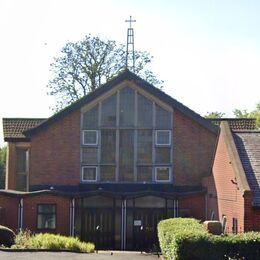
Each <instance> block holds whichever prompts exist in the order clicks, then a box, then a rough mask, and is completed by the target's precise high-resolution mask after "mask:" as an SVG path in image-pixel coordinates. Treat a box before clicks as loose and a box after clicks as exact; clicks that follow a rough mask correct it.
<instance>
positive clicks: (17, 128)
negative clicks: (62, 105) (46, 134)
mask: <svg viewBox="0 0 260 260" xmlns="http://www.w3.org/2000/svg"><path fill="white" fill-rule="evenodd" d="M45 120H46V119H44V118H3V132H4V140H5V141H6V142H8V141H11V140H21V141H22V140H27V139H28V138H26V136H25V135H24V134H23V132H24V131H26V130H29V129H31V128H34V127H36V126H38V125H40V124H41V123H42V122H44V121H45Z"/></svg>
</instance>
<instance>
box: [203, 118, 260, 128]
mask: <svg viewBox="0 0 260 260" xmlns="http://www.w3.org/2000/svg"><path fill="white" fill-rule="evenodd" d="M207 120H209V121H210V122H211V123H212V124H214V125H216V126H220V123H221V121H227V122H228V124H229V127H230V128H231V129H232V130H255V129H256V119H254V118H214V119H213V118H209V119H207Z"/></svg>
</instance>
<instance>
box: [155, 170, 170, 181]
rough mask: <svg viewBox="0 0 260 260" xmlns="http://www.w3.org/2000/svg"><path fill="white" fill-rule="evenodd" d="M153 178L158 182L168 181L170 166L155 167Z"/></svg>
mask: <svg viewBox="0 0 260 260" xmlns="http://www.w3.org/2000/svg"><path fill="white" fill-rule="evenodd" d="M155 180H156V181H158V182H165V181H170V167H156V168H155Z"/></svg>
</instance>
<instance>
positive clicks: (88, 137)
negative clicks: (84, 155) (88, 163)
mask: <svg viewBox="0 0 260 260" xmlns="http://www.w3.org/2000/svg"><path fill="white" fill-rule="evenodd" d="M83 135H84V136H83V144H87V145H97V144H98V132H97V131H94V130H85V131H84V132H83Z"/></svg>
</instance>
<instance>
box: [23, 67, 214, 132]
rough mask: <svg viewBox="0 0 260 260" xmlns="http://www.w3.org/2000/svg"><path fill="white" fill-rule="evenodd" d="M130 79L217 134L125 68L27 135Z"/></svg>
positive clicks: (189, 112)
mask: <svg viewBox="0 0 260 260" xmlns="http://www.w3.org/2000/svg"><path fill="white" fill-rule="evenodd" d="M125 80H128V81H132V82H134V83H135V84H136V85H138V86H140V87H141V88H142V89H144V90H145V91H147V92H148V93H150V94H151V95H153V96H155V97H157V98H159V99H161V100H162V101H163V102H165V103H166V104H168V105H170V106H171V107H172V108H173V109H176V110H178V111H180V112H181V113H183V114H184V115H186V116H187V117H189V118H191V119H192V120H194V121H196V122H197V123H198V124H200V125H202V126H203V127H205V128H206V129H208V130H209V131H211V132H213V133H215V134H217V133H218V128H217V127H216V126H214V125H213V124H211V123H210V122H208V121H207V120H205V119H204V118H203V117H201V116H200V115H199V114H197V113H195V112H194V111H192V110H191V109H189V108H188V107H186V106H184V105H183V104H181V103H180V102H178V101H177V100H176V99H174V98H172V97H170V96H169V95H167V94H166V93H164V92H163V91H161V90H159V89H158V88H156V87H154V86H153V85H151V84H149V83H148V82H147V81H145V80H143V79H142V78H140V77H139V76H137V75H136V74H134V73H132V72H130V71H129V70H125V71H124V72H122V73H120V74H119V75H118V76H116V77H114V78H113V79H112V80H110V81H108V82H107V83H106V84H104V85H101V86H100V87H99V88H97V89H96V90H95V91H93V92H91V93H89V94H88V95H86V96H84V97H83V98H81V99H79V100H78V101H76V102H75V103H73V104H71V105H70V106H68V107H66V108H65V109H63V110H61V111H60V112H58V113H57V114H55V115H53V116H52V117H50V118H49V119H47V120H46V121H44V122H43V123H42V124H40V125H38V126H36V127H34V128H32V129H30V130H27V131H25V135H26V136H28V137H29V136H31V135H33V134H35V133H37V132H38V131H41V130H42V129H44V128H46V127H48V126H49V125H51V124H52V123H54V122H56V121H57V120H59V119H61V118H63V117H65V116H66V115H67V114H69V113H71V112H72V111H75V110H77V109H79V108H81V107H82V106H84V105H86V104H87V103H89V102H91V101H93V100H94V99H96V98H98V97H99V96H101V95H102V94H104V93H105V92H107V91H108V90H110V89H112V88H113V87H115V86H116V85H118V84H119V83H121V82H123V81H125Z"/></svg>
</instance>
